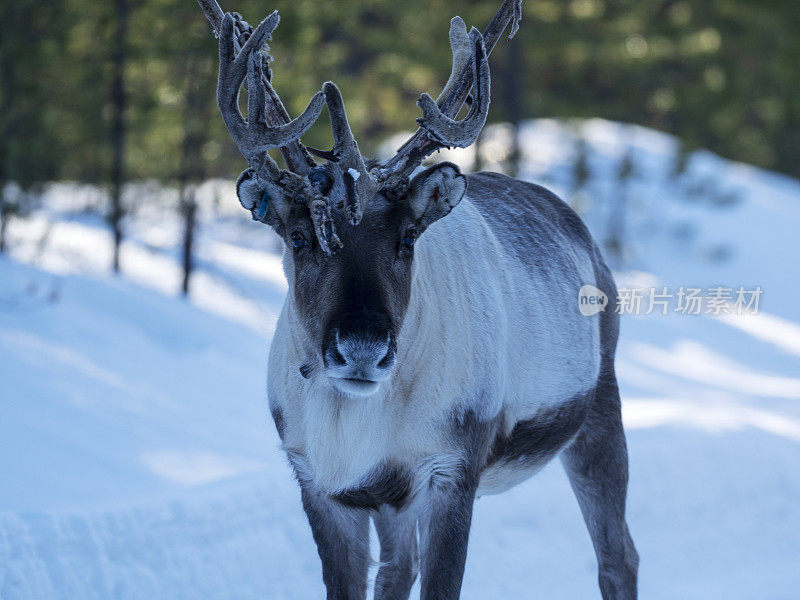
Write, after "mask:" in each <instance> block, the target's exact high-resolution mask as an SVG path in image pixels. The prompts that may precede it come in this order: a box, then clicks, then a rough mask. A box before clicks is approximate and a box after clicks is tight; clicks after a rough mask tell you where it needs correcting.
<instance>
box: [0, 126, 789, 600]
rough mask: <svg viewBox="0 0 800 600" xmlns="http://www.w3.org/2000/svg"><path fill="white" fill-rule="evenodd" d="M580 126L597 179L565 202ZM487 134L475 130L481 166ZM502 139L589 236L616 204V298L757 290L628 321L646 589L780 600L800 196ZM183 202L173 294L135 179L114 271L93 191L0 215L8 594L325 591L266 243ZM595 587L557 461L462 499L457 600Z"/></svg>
mask: <svg viewBox="0 0 800 600" xmlns="http://www.w3.org/2000/svg"><path fill="white" fill-rule="evenodd" d="M578 134H579V135H580V136H581V137H582V138H583V139H584V140H585V142H586V148H587V154H586V156H587V162H588V167H589V170H590V172H591V177H590V178H589V180H588V182H587V183H586V184H585V185H578V186H576V183H575V181H574V177H573V173H574V169H572V167H571V166H570V165H571V164H572V163H573V162H574V157H575V151H576V150H575V149H576V143H575V140H576V135H578ZM506 138H507V130H505V129H504V128H502V127H496V128H494V129H491V130H490V131H489V133H488V135H487V143H486V145H485V146H484V148H485V149H486V154H487V157H488V158H489V159H490V161H491V159H492V158H495V159H497V158H501V157H502V154H503V152H504V149H505V148H506V146H507V140H506ZM521 139H522V146H523V158H524V160H523V164H522V169H523V172H524V174H525V176H526V177H528V178H530V179H532V180H535V181H538V182H542V183H545V184H546V185H548V186H550V187H552V188H553V189H554V190H555V191H557V192H558V193H560V194H561V195H562V196H563V197H565V198H568V199H570V200H571V201H572V202H574V203H575V205H576V206H577V207H578V208H580V209H581V210H582V211H583V212H584V216H585V218H586V220H587V222H588V223H589V225H590V227H591V228H592V230H593V232H594V233H595V235H596V237H597V238H598V239H599V240H601V241H603V240H605V239H606V238H607V237H608V223H609V222H610V220H611V218H610V211H612V210H613V207H614V206H615V203H616V202H617V200H618V198H619V196H620V194H624V198H625V199H626V201H627V204H628V210H627V215H628V217H627V220H626V222H625V228H624V235H623V237H624V242H625V248H626V250H625V253H624V256H621V257H617V258H615V259H614V261H613V262H614V263H615V269H616V271H617V278H618V281H619V283H620V285H622V286H630V287H632V286H643V287H645V288H650V287H656V288H659V289H660V288H662V287H663V286H666V287H667V288H668V291H670V292H674V291H676V290H677V289H678V288H679V287H680V286H686V287H698V288H703V289H707V288H710V287H712V286H725V287H730V288H734V289H735V288H738V287H739V286H744V287H746V288H749V289H752V288H754V287H755V286H760V287H761V288H762V289H763V295H762V296H761V299H760V306H759V308H760V311H759V314H758V315H742V316H739V315H721V316H714V315H683V314H676V313H674V312H673V313H672V314H669V315H667V316H662V315H657V314H650V315H641V316H627V315H626V316H625V317H624V318H623V333H622V339H621V342H620V351H619V359H618V372H619V376H620V380H621V385H622V394H623V399H624V418H625V423H626V427H627V430H628V440H629V449H630V456H631V480H630V493H629V520H630V525H631V530H632V533H633V536H634V539H635V541H636V543H637V546H638V549H639V553H640V555H641V559H642V560H641V576H640V587H641V596H642V598H648V599H650V598H654V599H659V598H664V599H667V598H669V599H675V598H681V599H692V598H697V599H700V598H703V599H707V598H727V599H743V600H744V599H759V600H761V599H764V600H767V599H769V600H778V599H786V600H790V599H797V598H800V502H798V500H800V469H798V466H799V465H800V368H799V367H800V303H798V302H797V301H796V296H797V295H798V294H800V264H799V263H798V261H797V260H796V258H795V255H796V251H795V248H794V245H793V244H794V243H795V240H796V235H797V234H796V232H797V231H800V182H798V181H794V180H791V179H788V178H785V177H781V176H778V175H775V174H771V173H766V172H763V171H760V170H757V169H754V168H751V167H748V166H745V165H739V164H733V163H729V162H727V161H724V160H722V159H719V158H717V157H715V156H713V155H710V154H708V153H703V152H699V153H695V154H693V155H692V157H691V160H690V161H689V163H688V166H687V169H686V170H685V171H684V172H682V174H680V175H679V176H677V177H676V176H674V174H673V170H674V168H673V165H674V162H675V152H676V144H675V142H674V140H673V139H672V138H670V137H668V136H665V135H662V134H659V133H655V132H653V131H649V130H645V129H641V128H638V127H630V126H623V125H619V124H614V123H608V122H605V121H599V120H592V121H586V122H583V123H581V124H565V123H559V122H556V121H550V120H540V121H534V122H531V123H529V124H527V125H526V126H525V128H524V129H523V132H522V137H521ZM626 155H628V156H630V157H631V158H632V160H633V165H634V169H633V175H632V176H631V178H630V179H628V180H626V181H625V182H624V184H623V185H622V187H620V184H619V182H618V181H617V180H616V175H615V173H616V172H617V171H618V169H619V165H620V163H621V161H622V159H623V157H624V156H626ZM448 158H450V159H454V160H457V161H461V162H463V163H464V164H465V165H469V164H470V162H471V158H470V156H469V154H468V153H466V152H464V153H461V154H456V153H452V154H449V155H448ZM489 166H490V168H492V165H491V163H490V165H489ZM576 187H580V188H582V189H577V190H576ZM141 189H143V188H140V189H139V191H140V192H141ZM215 189H218V190H224V193H223V194H222V197H221V198H219V204H218V206H216V205H215V203H214V202H212V201H211V199H210V198H211V195H212V191H213V190H215ZM135 191H136V190H132V194H133V192H135ZM202 192H203V198H204V201H203V205H202V207H201V211H200V230H199V237H198V239H199V246H198V268H199V270H198V273H197V277H196V278H195V280H194V283H193V294H192V299H191V301H186V300H182V299H180V298H178V297H176V292H177V289H178V286H179V282H180V271H179V267H178V264H179V261H178V252H177V246H176V245H177V243H178V241H179V238H180V223H179V219H178V217H177V215H176V214H175V211H174V210H173V209H171V208H170V209H169V210H165V208H167V207H169V205H170V202H172V201H173V198H171V197H170V196H169V194H168V193H166V192H163V191H161V190H158V189H155V188H153V189H151V190H150V192H149V193H148V194H147V201H146V202H142V203H141V206H139V208H138V210H137V213H136V216H135V217H133V218H131V219H130V220H129V222H128V223H127V228H128V232H129V234H130V239H129V240H128V241H127V242H126V243H125V245H124V246H123V252H122V264H123V270H124V274H123V276H122V277H120V278H114V277H112V276H110V275H109V274H108V273H107V266H108V264H109V261H110V243H109V242H110V237H109V235H108V233H107V231H106V229H105V227H104V226H103V224H102V222H101V221H100V220H99V219H98V218H97V217H95V216H92V215H91V214H86V213H84V212H78V211H76V207H78V206H84V205H85V204H86V203H87V200H86V198H87V197H89V196H91V194H92V193H93V191H92V190H91V189H89V188H81V187H75V186H66V185H61V186H55V187H54V188H53V189H51V190H50V192H49V193H48V195H47V196H46V197H45V199H44V203H43V208H41V209H40V210H37V211H35V212H34V213H33V214H32V215H30V216H29V217H28V218H26V219H24V220H18V221H14V222H13V223H12V225H11V228H10V232H9V233H10V238H11V239H10V244H11V248H12V252H11V257H10V258H0V481H1V482H2V483H0V599H2V600H17V599H26V600H28V599H37V598H43V599H44V598H47V599H50V598H58V599H65V600H66V599H69V600H73V599H86V600H90V599H95V598H97V599H110V598H115V599H117V598H118V599H128V598H137V599H139V598H141V599H148V600H151V599H161V598H163V599H169V600H182V599H187V600H194V599H196V598H201V597H203V598H213V599H215V600H216V599H226V598H230V599H234V598H235V599H249V598H269V599H287V600H288V599H298V600H299V599H307V598H316V597H323V589H322V583H321V577H320V567H319V561H318V559H317V556H316V551H315V548H314V545H313V541H312V540H311V535H310V532H309V530H308V526H307V524H306V522H305V518H304V516H303V514H302V510H301V508H300V503H299V494H298V492H297V489H296V485H295V483H294V482H293V480H292V478H291V474H290V471H289V469H288V467H287V466H286V463H285V460H284V458H283V455H282V454H281V452H280V451H279V449H278V439H277V435H276V433H275V431H274V427H273V426H272V424H271V422H270V419H269V416H268V411H267V408H266V401H265V392H264V390H265V365H266V355H267V348H268V342H269V338H270V335H271V332H272V330H273V328H274V323H275V320H276V318H277V314H278V311H279V308H280V304H281V302H282V298H283V295H284V294H285V290H286V284H285V281H284V280H283V277H282V273H281V269H280V258H279V256H278V252H279V245H278V244H277V243H276V239H275V237H274V236H273V235H272V234H271V233H270V232H269V231H268V230H267V229H266V228H265V227H263V226H261V225H259V224H255V223H251V222H249V221H248V216H247V215H246V214H242V213H243V212H244V211H241V209H239V207H238V203H237V202H236V200H235V199H234V198H233V197H232V196H231V190H230V187H229V185H228V184H227V183H225V184H220V182H216V183H214V182H212V183H209V184H208V185H207V186H205V187H204V188H203V190H202ZM215 206H216V207H215ZM612 258H613V257H612ZM646 303H647V302H646V299H645V300H644V302H643V305H645V306H646ZM672 307H674V301H673V305H672V306H671V308H672ZM595 569H596V567H595V560H594V556H593V552H592V548H591V543H590V540H589V537H588V534H587V533H586V531H585V528H584V525H583V523H582V520H581V517H580V514H579V511H578V507H577V504H576V502H575V500H574V499H573V497H572V494H571V491H570V490H569V485H568V483H567V481H566V478H565V477H564V475H563V474H562V472H561V470H560V466H559V465H558V464H557V463H554V464H552V465H551V466H549V467H547V468H546V469H545V470H543V471H542V472H541V473H540V474H539V475H538V476H537V477H535V478H534V479H532V480H529V481H528V482H526V483H524V484H522V485H520V486H518V487H517V488H515V489H514V490H512V491H510V492H508V493H507V494H505V495H502V496H496V497H486V498H482V499H480V500H479V501H478V503H477V508H476V512H475V518H474V527H473V533H472V537H471V542H470V550H469V558H468V565H467V575H466V578H465V583H464V592H463V597H464V598H466V599H479V598H480V599H486V598H528V597H531V596H534V595H538V596H541V597H546V598H581V599H583V598H599V597H600V596H599V592H598V591H597V586H596V583H595Z"/></svg>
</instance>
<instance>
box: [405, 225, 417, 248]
mask: <svg viewBox="0 0 800 600" xmlns="http://www.w3.org/2000/svg"><path fill="white" fill-rule="evenodd" d="M418 235H419V234H417V230H416V229H409V230H408V231H406V235H405V236H404V237H403V246H405V247H406V248H408V249H409V250H411V249H412V248H413V247H414V242H416V241H417V236H418Z"/></svg>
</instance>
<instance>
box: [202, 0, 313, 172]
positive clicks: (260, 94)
mask: <svg viewBox="0 0 800 600" xmlns="http://www.w3.org/2000/svg"><path fill="white" fill-rule="evenodd" d="M238 18H239V17H238V16H236V15H234V14H232V13H226V14H225V15H224V16H223V18H222V23H221V24H220V30H219V82H218V84H217V104H218V105H219V110H220V112H221V113H222V118H223V120H224V121H225V125H227V127H228V131H229V132H230V134H231V136H232V137H233V140H234V141H235V142H236V145H237V146H238V147H239V150H240V151H241V153H242V154H243V155H244V157H245V158H246V159H247V162H248V164H249V165H250V167H251V168H253V169H257V170H259V171H260V170H263V171H264V172H263V173H259V174H260V175H265V176H269V177H271V178H273V179H275V178H277V177H278V176H279V173H280V169H279V168H278V165H277V164H276V163H275V161H274V160H272V158H271V157H270V156H269V154H268V152H267V150H269V149H270V148H280V147H282V146H286V145H287V144H289V143H290V142H293V141H294V140H297V139H298V138H299V137H300V136H302V135H303V134H304V133H305V132H306V131H308V130H309V128H310V127H311V126H312V125H313V124H314V122H315V121H316V120H317V118H318V117H319V114H320V112H321V111H322V103H323V95H322V92H317V93H316V94H315V95H314V97H313V98H312V99H311V102H309V104H308V106H307V107H306V109H305V111H303V113H302V114H301V115H300V116H299V117H297V118H296V119H294V120H293V121H291V122H289V123H286V124H284V125H277V126H270V125H268V124H267V121H266V97H267V90H271V88H272V86H271V85H270V82H269V79H268V77H267V75H266V69H267V68H268V61H269V56H268V55H267V54H265V53H264V52H262V51H261V48H262V46H264V44H265V43H266V42H267V40H268V39H269V38H270V36H271V35H272V32H273V31H274V30H275V28H276V27H277V26H278V23H279V22H280V17H279V16H278V13H277V11H276V12H273V13H272V14H271V15H270V16H268V17H267V18H266V19H264V20H263V21H261V23H259V25H258V27H256V28H255V30H254V31H253V32H252V33H251V34H250V36H249V37H248V38H247V41H245V43H244V45H242V47H241V50H239V52H238V53H237V52H236V45H237V44H236V40H235V35H234V28H235V25H236V21H237V19H238ZM245 76H246V77H247V89H248V96H249V98H248V110H247V119H245V118H244V116H242V113H241V112H239V89H240V88H241V86H242V83H243V82H244V80H245ZM273 93H274V92H273Z"/></svg>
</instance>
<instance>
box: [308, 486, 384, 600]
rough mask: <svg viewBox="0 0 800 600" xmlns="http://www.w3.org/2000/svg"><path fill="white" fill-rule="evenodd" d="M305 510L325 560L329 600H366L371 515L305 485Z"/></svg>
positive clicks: (323, 577) (323, 568) (319, 550)
mask: <svg viewBox="0 0 800 600" xmlns="http://www.w3.org/2000/svg"><path fill="white" fill-rule="evenodd" d="M300 487H301V494H302V499H303V508H304V509H305V511H306V515H307V517H308V522H309V524H310V525H311V533H312V534H313V536H314V541H315V542H316V543H317V552H319V557H320V559H321V560H322V580H323V581H324V582H325V587H326V589H327V598H328V600H364V598H365V597H366V594H367V568H368V566H369V513H368V512H367V511H366V510H364V509H356V508H350V507H347V506H344V505H343V504H341V503H340V502H338V501H336V500H334V499H332V498H331V497H330V496H328V495H327V494H323V493H320V492H317V491H316V490H314V489H313V485H311V484H309V483H307V482H306V483H304V482H301V484H300Z"/></svg>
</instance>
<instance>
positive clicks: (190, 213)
mask: <svg viewBox="0 0 800 600" xmlns="http://www.w3.org/2000/svg"><path fill="white" fill-rule="evenodd" d="M181 209H182V210H183V217H184V221H183V222H184V227H183V285H182V286H181V292H182V293H183V295H184V296H188V295H189V280H190V279H191V276H192V271H193V270H194V254H193V253H194V230H195V223H196V216H197V199H196V197H195V186H194V185H188V186H185V187H183V188H182V190H181Z"/></svg>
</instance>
